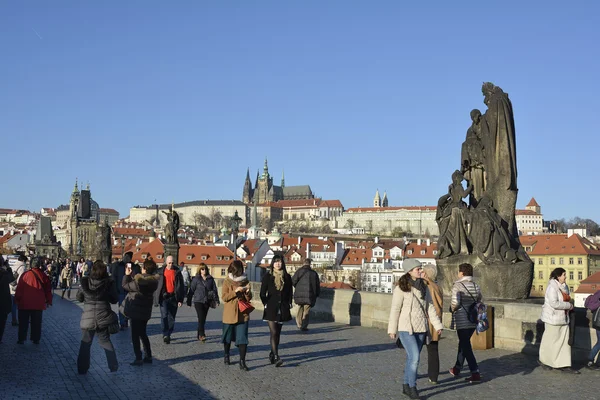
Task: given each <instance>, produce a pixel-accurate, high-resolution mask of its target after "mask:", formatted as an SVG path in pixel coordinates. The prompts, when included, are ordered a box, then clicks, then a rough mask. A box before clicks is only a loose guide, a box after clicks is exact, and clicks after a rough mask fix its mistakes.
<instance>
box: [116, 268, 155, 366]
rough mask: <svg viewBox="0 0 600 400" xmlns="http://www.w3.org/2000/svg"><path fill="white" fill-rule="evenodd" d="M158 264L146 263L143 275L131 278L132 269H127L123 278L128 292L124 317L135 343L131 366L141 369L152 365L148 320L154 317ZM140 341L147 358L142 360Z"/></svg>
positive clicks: (124, 286)
mask: <svg viewBox="0 0 600 400" xmlns="http://www.w3.org/2000/svg"><path fill="white" fill-rule="evenodd" d="M156 270H157V267H156V263H155V262H154V261H153V260H148V259H147V260H146V261H144V265H143V266H142V273H141V274H136V275H135V276H134V277H133V278H132V277H131V275H132V274H131V272H132V268H131V267H127V268H125V276H123V284H122V286H123V289H124V290H125V291H126V292H127V297H126V298H125V301H124V302H123V304H124V307H123V315H125V316H126V317H127V318H129V319H130V321H131V340H132V342H133V352H134V353H135V361H133V362H132V363H131V364H130V365H133V366H136V367H139V366H141V365H144V363H147V364H151V363H152V349H151V348H150V340H148V334H147V333H146V328H147V326H148V320H149V319H150V317H151V316H152V304H153V303H154V292H155V291H156V289H157V288H158V275H156ZM140 340H141V341H142V344H143V346H144V353H145V354H146V356H145V357H144V359H143V360H142V349H141V348H140Z"/></svg>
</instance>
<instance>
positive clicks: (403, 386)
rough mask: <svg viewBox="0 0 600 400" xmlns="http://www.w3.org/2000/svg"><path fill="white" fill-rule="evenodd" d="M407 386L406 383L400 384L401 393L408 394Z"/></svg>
mask: <svg viewBox="0 0 600 400" xmlns="http://www.w3.org/2000/svg"><path fill="white" fill-rule="evenodd" d="M408 388H409V386H408V383H404V384H403V385H402V394H405V395H407V396H408Z"/></svg>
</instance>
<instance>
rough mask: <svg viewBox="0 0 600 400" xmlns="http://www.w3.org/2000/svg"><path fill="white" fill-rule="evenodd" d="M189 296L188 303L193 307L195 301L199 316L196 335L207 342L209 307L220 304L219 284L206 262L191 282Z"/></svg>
mask: <svg viewBox="0 0 600 400" xmlns="http://www.w3.org/2000/svg"><path fill="white" fill-rule="evenodd" d="M187 296H188V297H187V305H188V306H190V307H191V305H192V303H194V308H195V309H196V315H197V316H198V331H197V336H196V337H197V338H198V340H199V341H201V342H202V343H204V342H206V332H205V330H204V326H205V325H206V316H207V314H208V309H209V308H211V307H213V308H214V307H216V306H218V305H219V292H218V290H217V285H216V284H215V280H214V278H213V277H212V276H211V275H210V274H209V272H208V266H207V265H206V264H204V263H200V267H199V268H198V272H197V273H196V276H194V279H192V283H191V284H190V290H189V291H188V295H187Z"/></svg>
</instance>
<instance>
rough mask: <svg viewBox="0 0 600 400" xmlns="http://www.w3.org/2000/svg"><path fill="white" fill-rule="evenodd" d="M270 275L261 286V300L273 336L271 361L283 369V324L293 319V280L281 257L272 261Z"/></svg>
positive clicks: (264, 318)
mask: <svg viewBox="0 0 600 400" xmlns="http://www.w3.org/2000/svg"><path fill="white" fill-rule="evenodd" d="M269 272H270V273H269V274H265V275H264V276H263V279H262V282H261V285H260V300H261V301H262V303H263V305H264V312H263V321H267V323H268V324H269V332H270V336H271V352H270V353H269V361H270V362H271V364H275V366H276V367H281V365H282V364H283V360H282V359H281V358H280V357H279V340H280V338H281V328H282V327H283V323H284V322H287V321H289V320H291V319H292V314H291V313H290V309H291V308H292V291H293V289H292V278H291V277H290V275H289V274H288V272H287V270H286V268H285V261H284V260H283V257H281V256H280V255H276V256H275V257H273V259H272V260H271V266H270V268H269Z"/></svg>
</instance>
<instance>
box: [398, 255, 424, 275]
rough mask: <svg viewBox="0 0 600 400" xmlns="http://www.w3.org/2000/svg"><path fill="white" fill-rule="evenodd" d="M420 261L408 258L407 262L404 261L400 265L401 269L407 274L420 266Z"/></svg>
mask: <svg viewBox="0 0 600 400" xmlns="http://www.w3.org/2000/svg"><path fill="white" fill-rule="evenodd" d="M421 265H422V264H421V261H419V260H415V259H414V258H409V259H408V260H404V262H403V263H402V268H403V269H404V271H405V272H406V273H407V274H408V273H409V272H410V271H412V270H413V269H415V268H419V267H420V266H421Z"/></svg>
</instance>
